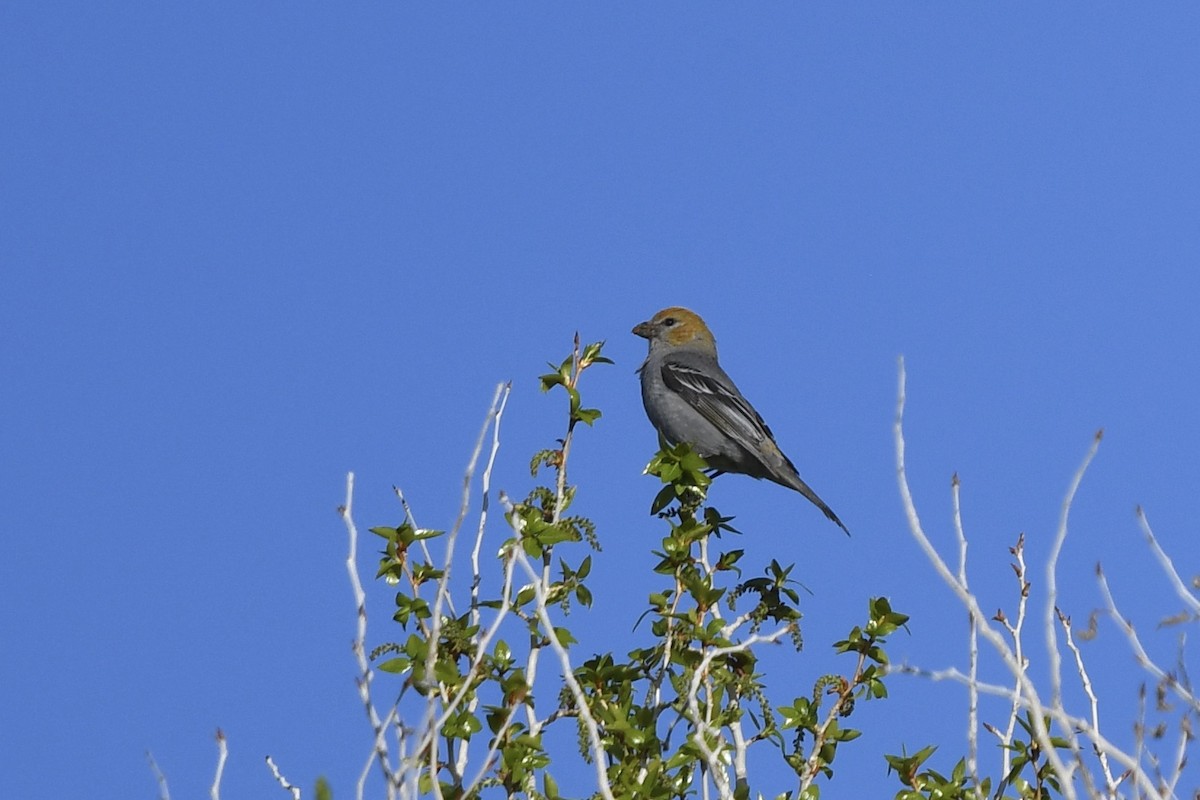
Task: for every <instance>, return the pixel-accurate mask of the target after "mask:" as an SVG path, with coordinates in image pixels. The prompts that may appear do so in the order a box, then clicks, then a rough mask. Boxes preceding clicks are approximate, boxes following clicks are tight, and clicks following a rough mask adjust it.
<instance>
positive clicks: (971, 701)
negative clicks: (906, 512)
mask: <svg viewBox="0 0 1200 800" xmlns="http://www.w3.org/2000/svg"><path fill="white" fill-rule="evenodd" d="M960 488H961V482H960V481H959V479H958V473H957V472H956V473H954V477H953V478H951V480H950V497H951V499H952V500H953V504H954V535H955V536H956V537H957V539H958V581H959V583H961V584H962V587H963V588H964V589H967V590H968V591H970V589H969V587H968V586H967V535H966V532H965V531H964V530H963V521H962V498H961V495H962V492H961V491H960ZM967 664H968V667H967V669H968V674H969V675H970V676H971V685H970V686H969V687H968V688H967V774H968V775H970V776H971V780H972V783H973V784H974V786H975V797H976V798H977V800H984V796H983V790H982V788H981V787H980V783H979V691H978V690H977V689H976V688H975V685H974V683H975V681H976V680H977V679H978V677H979V620H978V619H976V618H975V615H974V614H973V613H971V611H970V610H968V611H967Z"/></svg>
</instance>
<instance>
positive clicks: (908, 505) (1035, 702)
mask: <svg viewBox="0 0 1200 800" xmlns="http://www.w3.org/2000/svg"><path fill="white" fill-rule="evenodd" d="M899 373H900V374H899V386H898V390H897V400H896V422H895V425H894V434H895V446H896V478H897V481H898V483H899V486H900V497H901V500H902V501H903V504H904V511H905V516H906V518H907V520H908V528H909V532H910V533H911V534H912V536H913V538H914V539H915V540H916V541H917V544H918V545H919V546H920V548H921V550H922V551H923V552H924V553H925V556H926V558H928V559H929V562H930V563H931V564H932V565H933V568H934V570H935V571H936V572H937V573H938V575H939V577H941V579H942V581H943V582H944V583H945V584H946V585H947V586H949V587H950V590H951V591H952V592H954V594H955V596H957V597H958V599H959V602H961V603H962V604H963V605H964V606H965V607H966V609H967V611H968V612H970V613H973V614H974V615H975V616H976V618H978V619H979V620H980V621H981V625H980V633H981V634H983V637H984V639H986V640H987V641H988V642H989V643H990V644H991V645H992V647H993V648H995V650H996V652H997V653H998V654H999V656H1000V658H1001V660H1002V661H1003V662H1004V665H1005V666H1006V667H1007V668H1008V670H1009V672H1010V673H1011V674H1012V675H1013V677H1014V679H1015V680H1016V682H1017V685H1018V686H1019V687H1020V694H1021V695H1022V696H1023V697H1024V698H1027V701H1028V703H1029V704H1030V708H1031V710H1032V711H1033V712H1034V714H1033V723H1034V724H1033V727H1034V734H1035V736H1036V738H1037V740H1038V744H1039V745H1041V747H1042V750H1043V751H1044V753H1045V755H1046V758H1047V760H1049V761H1050V763H1051V764H1052V765H1053V767H1054V769H1055V770H1056V771H1057V772H1058V774H1059V775H1065V774H1066V772H1067V769H1066V765H1065V764H1064V763H1063V761H1062V759H1061V758H1060V757H1059V755H1058V753H1057V752H1056V750H1055V748H1054V746H1053V743H1052V742H1051V741H1050V732H1049V731H1047V730H1046V728H1045V725H1044V724H1043V722H1042V718H1043V716H1044V714H1045V711H1044V709H1043V708H1042V703H1041V699H1040V698H1039V697H1038V694H1037V691H1036V689H1034V687H1033V684H1032V683H1031V682H1030V680H1029V677H1028V676H1027V675H1026V674H1025V668H1024V666H1023V665H1022V664H1020V663H1019V662H1018V661H1017V660H1016V658H1015V656H1014V654H1013V652H1012V650H1010V649H1009V647H1008V645H1007V643H1005V641H1004V639H1003V637H1002V636H1001V635H1000V633H999V632H998V631H996V630H995V629H994V628H993V627H992V626H991V625H986V624H982V621H983V619H984V615H983V613H982V610H981V609H980V608H979V604H978V602H977V601H976V599H975V597H974V595H972V594H971V593H970V592H968V591H967V590H966V588H965V587H963V586H962V585H961V584H960V583H959V582H958V581H957V580H956V579H955V577H954V574H953V573H952V572H951V571H950V568H949V567H948V566H947V565H946V562H945V561H944V560H943V559H942V557H941V555H940V554H939V553H938V552H937V550H936V549H935V548H934V546H933V544H932V543H931V542H930V541H929V537H928V536H926V535H925V531H924V528H923V527H922V525H921V519H920V516H919V515H918V514H917V508H916V505H915V503H914V501H913V497H912V491H911V490H910V489H909V486H908V477H907V475H906V472H905V466H904V449H905V448H904V402H905V392H904V381H905V375H904V359H903V358H901V359H900V363H899ZM1062 789H1063V794H1064V796H1065V797H1066V800H1075V796H1076V795H1075V789H1074V786H1073V785H1072V784H1071V783H1070V782H1064V783H1063V787H1062Z"/></svg>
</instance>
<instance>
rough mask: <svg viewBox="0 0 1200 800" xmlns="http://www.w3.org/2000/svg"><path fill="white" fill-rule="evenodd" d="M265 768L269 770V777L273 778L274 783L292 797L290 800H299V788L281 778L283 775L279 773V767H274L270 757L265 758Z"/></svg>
mask: <svg viewBox="0 0 1200 800" xmlns="http://www.w3.org/2000/svg"><path fill="white" fill-rule="evenodd" d="M267 766H268V767H270V768H271V775H273V776H274V777H275V782H276V783H278V784H279V785H280V786H282V787H283V788H284V791H287V792H289V793H290V794H291V795H292V800H300V787H299V786H295V785H293V784H292V782H291V781H289V780H288V779H287V778H285V777H283V773H282V772H280V771H279V767H277V766H275V761H274V759H272V758H271V757H270V756H267Z"/></svg>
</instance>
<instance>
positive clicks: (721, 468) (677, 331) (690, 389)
mask: <svg viewBox="0 0 1200 800" xmlns="http://www.w3.org/2000/svg"><path fill="white" fill-rule="evenodd" d="M633 333H634V334H636V335H637V336H641V337H642V338H643V339H646V340H647V341H648V342H649V344H650V350H649V354H648V355H647V356H646V361H645V362H644V363H643V364H642V366H641V367H639V368H638V375H639V376H640V378H641V383H642V405H644V406H645V408H646V416H647V417H649V418H650V422H651V424H652V425H654V427H655V429H656V430H657V431H658V432H659V434H660V435H661V436H662V437H663V439H665V440H666V441H667V442H668V443H670V444H678V443H680V442H686V443H688V444H689V445H691V447H692V449H693V450H695V451H696V453H697V454H698V455H699V456H700V457H702V458H703V459H704V460H705V461H706V462H707V463H708V465H709V466H710V467H712V468H713V469H715V470H716V474H718V475H719V474H721V473H723V472H732V473H738V474H741V475H749V476H750V477H752V478H756V479H762V478H766V479H767V480H770V481H774V482H775V483H778V484H779V485H780V486H786V487H787V488H789V489H794V490H795V491H797V492H799V493H800V494H802V495H804V497H806V498H807V499H808V500H809V501H810V502H811V503H812V504H813V505H815V506H816V507H817V508H819V509H821V511H823V512H824V514H825V516H826V517H828V518H829V519H830V520H832V521H833V522H834V523H836V524H837V525H838V527H840V528H841V529H842V530H843V531H845V532H846V534H847V535H849V534H850V529H849V528H847V527H846V526H845V524H844V523H843V522H842V521H841V519H839V518H838V515H837V514H835V513H834V512H833V509H831V508H830V507H829V506H828V505H826V504H825V501H824V500H822V499H821V498H820V497H818V496H817V493H816V492H814V491H813V490H812V488H811V487H810V486H809V485H808V484H807V483H805V482H804V480H803V479H802V478H801V477H800V473H799V472H798V471H797V470H796V466H795V465H794V464H792V462H791V460H790V459H789V458H788V457H787V456H786V455H784V454H783V451H782V450H780V449H779V445H778V444H777V443H776V442H775V435H774V434H773V433H771V429H770V428H768V427H767V424H766V423H765V422H763V418H762V416H761V415H759V413H758V412H757V411H755V410H754V406H752V405H750V401H748V400H747V399H746V398H745V397H744V396H742V393H741V392H740V391H739V390H738V388H737V386H736V385H735V384H734V382H733V380H732V379H731V378H730V377H729V376H728V375H727V374H726V373H725V370H723V369H721V365H720V364H719V363H718V362H717V343H716V339H714V338H713V335H712V331H710V330H709V329H708V326H707V325H706V324H704V320H702V319H701V318H700V316H699V315H698V314H696V313H695V312H694V311H689V310H688V309H686V308H681V307H679V306H672V307H670V308H664V309H663V310H662V311H659V312H658V313H657V314H655V315H654V316H653V317H651V318H650V319H648V320H646V321H645V322H642V323H639V324H637V325H635V326H634V328H633Z"/></svg>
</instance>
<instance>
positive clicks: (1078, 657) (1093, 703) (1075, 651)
mask: <svg viewBox="0 0 1200 800" xmlns="http://www.w3.org/2000/svg"><path fill="white" fill-rule="evenodd" d="M1058 621H1059V624H1060V625H1062V629H1063V637H1064V638H1065V639H1066V642H1067V648H1068V649H1069V650H1070V651H1071V654H1072V655H1073V656H1074V657H1075V671H1076V672H1078V673H1079V681H1080V683H1081V684H1082V685H1083V691H1084V694H1086V695H1087V697H1088V705H1089V708H1090V709H1091V723H1092V728H1093V729H1094V730H1100V699H1099V698H1098V697H1096V692H1095V690H1094V689H1093V688H1092V678H1091V675H1089V674H1088V671H1087V666H1086V665H1084V663H1083V653H1082V652H1081V651H1080V649H1079V645H1077V644H1076V643H1075V637H1074V635H1073V634H1072V633H1071V620H1070V618H1069V617H1067V615H1066V614H1063V613H1062V612H1061V611H1060V612H1059V613H1058ZM1096 753H1097V757H1098V758H1099V759H1100V768H1101V770H1102V771H1103V772H1104V788H1105V792H1106V793H1107V794H1109V795H1111V794H1112V793H1113V792H1114V791H1115V790H1116V782H1115V781H1114V780H1113V774H1112V769H1111V767H1109V764H1108V754H1107V753H1104V752H1101V751H1099V750H1097V751H1096Z"/></svg>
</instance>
